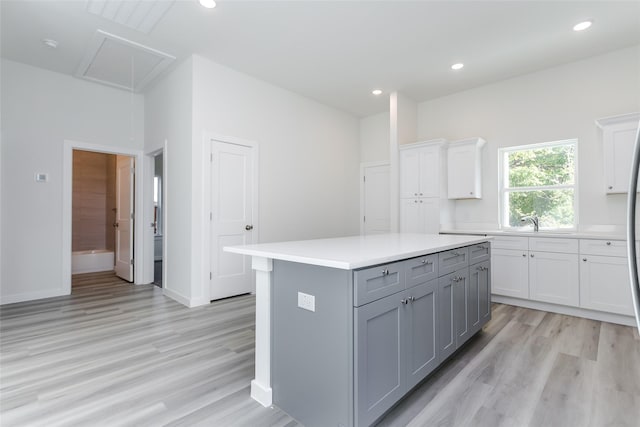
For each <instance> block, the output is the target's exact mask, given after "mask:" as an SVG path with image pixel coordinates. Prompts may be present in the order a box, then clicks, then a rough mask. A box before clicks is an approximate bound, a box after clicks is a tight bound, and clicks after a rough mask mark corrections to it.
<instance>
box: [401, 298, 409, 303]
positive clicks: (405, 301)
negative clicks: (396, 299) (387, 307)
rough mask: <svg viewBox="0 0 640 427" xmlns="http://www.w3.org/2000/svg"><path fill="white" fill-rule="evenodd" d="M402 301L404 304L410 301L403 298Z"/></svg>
mask: <svg viewBox="0 0 640 427" xmlns="http://www.w3.org/2000/svg"><path fill="white" fill-rule="evenodd" d="M400 302H401V303H402V304H407V303H408V302H409V301H407V300H406V299H401V300H400Z"/></svg>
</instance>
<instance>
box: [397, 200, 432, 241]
mask: <svg viewBox="0 0 640 427" xmlns="http://www.w3.org/2000/svg"><path fill="white" fill-rule="evenodd" d="M439 203H440V199H436V198H430V199H400V232H401V233H429V234H437V233H438V232H439V231H440V209H439V206H440V204H439Z"/></svg>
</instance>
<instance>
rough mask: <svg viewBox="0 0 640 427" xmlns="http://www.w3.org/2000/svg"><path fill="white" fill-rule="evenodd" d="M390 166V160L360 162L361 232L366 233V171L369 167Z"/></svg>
mask: <svg viewBox="0 0 640 427" xmlns="http://www.w3.org/2000/svg"><path fill="white" fill-rule="evenodd" d="M380 166H389V162H365V163H360V220H359V221H360V234H364V221H363V217H364V171H365V169H367V168H375V167H380Z"/></svg>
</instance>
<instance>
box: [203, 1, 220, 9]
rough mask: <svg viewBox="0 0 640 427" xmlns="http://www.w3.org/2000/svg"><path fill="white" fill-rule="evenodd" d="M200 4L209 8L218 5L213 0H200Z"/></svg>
mask: <svg viewBox="0 0 640 427" xmlns="http://www.w3.org/2000/svg"><path fill="white" fill-rule="evenodd" d="M200 4H201V5H202V6H204V7H206V8H207V9H213V8H214V7H216V2H215V1H213V0H200Z"/></svg>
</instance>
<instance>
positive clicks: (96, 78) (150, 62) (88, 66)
mask: <svg viewBox="0 0 640 427" xmlns="http://www.w3.org/2000/svg"><path fill="white" fill-rule="evenodd" d="M175 59H176V58H175V57H174V56H172V55H169V54H167V53H164V52H160V51H159V50H155V49H152V48H150V47H147V46H143V45H141V44H139V43H136V42H133V41H131V40H127V39H124V38H122V37H118V36H115V35H113V34H109V33H107V32H105V31H102V30H98V31H97V32H96V34H95V36H94V37H93V39H92V40H91V44H90V45H89V48H88V50H87V53H86V54H85V56H84V59H83V60H82V62H81V63H80V66H79V67H78V70H77V71H76V76H77V77H80V78H83V79H86V80H90V81H93V82H97V83H102V84H106V85H109V86H113V87H117V88H120V89H124V90H127V91H133V92H141V91H142V90H143V89H144V87H145V86H147V85H148V84H149V83H151V81H153V80H154V79H155V78H156V77H158V76H159V75H160V73H162V72H163V71H164V70H165V69H167V67H168V66H169V65H170V64H171V63H172V62H173V61H175Z"/></svg>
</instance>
